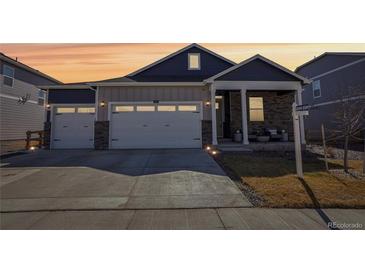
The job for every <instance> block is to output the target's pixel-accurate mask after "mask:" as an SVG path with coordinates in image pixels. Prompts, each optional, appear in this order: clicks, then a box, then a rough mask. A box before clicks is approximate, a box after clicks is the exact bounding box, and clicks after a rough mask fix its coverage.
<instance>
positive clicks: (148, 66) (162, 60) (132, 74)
mask: <svg viewBox="0 0 365 274" xmlns="http://www.w3.org/2000/svg"><path fill="white" fill-rule="evenodd" d="M194 47H195V48H198V49H200V50H202V51H205V52H206V53H209V54H211V55H213V56H215V57H217V58H219V59H221V60H223V61H225V62H227V63H230V64H231V65H236V63H235V62H233V61H231V60H229V59H227V58H225V57H223V56H221V55H219V54H217V53H215V52H213V51H211V50H209V49H207V48H205V47H203V46H201V45H199V44H196V43H193V44H190V45H188V46H186V47H184V48H182V49H180V50H178V51H176V52H174V53H171V54H169V55H167V56H166V57H164V58H162V59H160V60H157V61H156V62H154V63H152V64H150V65H147V66H145V67H143V68H141V69H139V70H136V71H134V72H132V73H130V74H128V75H127V77H131V76H135V75H137V74H139V73H141V72H143V71H145V70H147V69H150V68H152V67H154V66H156V65H158V64H160V63H162V62H164V61H166V60H168V59H171V58H172V57H175V56H176V55H178V54H180V53H182V52H184V51H186V50H189V49H191V48H194Z"/></svg>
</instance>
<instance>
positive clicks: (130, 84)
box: [88, 82, 206, 87]
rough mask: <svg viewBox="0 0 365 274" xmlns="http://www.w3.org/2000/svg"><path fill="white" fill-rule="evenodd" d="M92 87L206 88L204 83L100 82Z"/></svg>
mask: <svg viewBox="0 0 365 274" xmlns="http://www.w3.org/2000/svg"><path fill="white" fill-rule="evenodd" d="M88 84H89V85H92V86H97V87H98V86H102V87H134V86H137V87H150V86H153V87H165V86H176V87H180V86H197V87H200V86H205V85H206V83H204V82H104V83H102V82H100V83H88Z"/></svg>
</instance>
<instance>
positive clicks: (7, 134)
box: [0, 53, 62, 152]
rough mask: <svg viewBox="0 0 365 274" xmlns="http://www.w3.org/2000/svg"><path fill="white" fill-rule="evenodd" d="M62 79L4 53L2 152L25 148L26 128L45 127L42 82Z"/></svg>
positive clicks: (0, 63)
mask: <svg viewBox="0 0 365 274" xmlns="http://www.w3.org/2000/svg"><path fill="white" fill-rule="evenodd" d="M53 84H62V83H61V82H60V81H58V80H56V79H54V78H52V77H50V76H48V75H46V74H44V73H42V72H40V71H38V70H35V69H33V68H31V67H29V66H27V65H25V64H23V63H21V62H18V61H17V60H15V59H12V58H10V57H8V56H6V55H4V54H2V53H0V104H1V106H0V123H1V124H0V142H1V147H2V149H1V151H2V152H6V151H8V150H13V149H14V150H16V149H19V148H24V147H25V142H24V139H25V137H26V131H28V130H31V131H34V130H42V129H43V123H44V121H45V117H44V106H45V100H46V94H45V92H44V91H43V90H41V89H39V88H38V87H37V86H39V85H53Z"/></svg>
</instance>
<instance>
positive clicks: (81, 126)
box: [52, 113, 95, 149]
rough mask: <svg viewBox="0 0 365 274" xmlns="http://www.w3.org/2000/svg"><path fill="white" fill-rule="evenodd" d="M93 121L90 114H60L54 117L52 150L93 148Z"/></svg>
mask: <svg viewBox="0 0 365 274" xmlns="http://www.w3.org/2000/svg"><path fill="white" fill-rule="evenodd" d="M94 119H95V118H94V115H93V114H90V113H62V114H57V115H55V117H54V121H53V136H52V139H53V141H52V148H54V149H72V148H93V147H94Z"/></svg>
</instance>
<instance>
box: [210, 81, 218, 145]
mask: <svg viewBox="0 0 365 274" xmlns="http://www.w3.org/2000/svg"><path fill="white" fill-rule="evenodd" d="M215 93H216V89H215V86H214V85H210V109H211V116H212V117H211V120H212V145H218V139H217V112H216V109H215V102H216V101H215Z"/></svg>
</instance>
